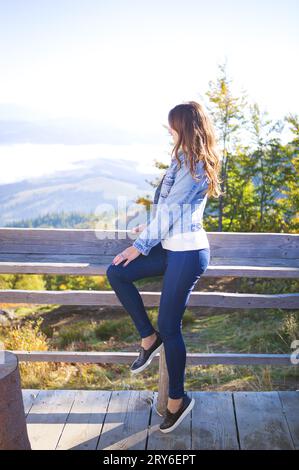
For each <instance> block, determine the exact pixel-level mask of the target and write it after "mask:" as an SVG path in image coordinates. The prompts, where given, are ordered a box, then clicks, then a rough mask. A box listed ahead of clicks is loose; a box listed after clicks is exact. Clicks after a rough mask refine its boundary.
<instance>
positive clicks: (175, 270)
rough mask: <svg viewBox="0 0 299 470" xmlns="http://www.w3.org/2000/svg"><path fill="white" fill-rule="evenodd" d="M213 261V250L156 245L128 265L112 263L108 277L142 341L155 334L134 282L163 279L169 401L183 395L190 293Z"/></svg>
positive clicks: (162, 331) (161, 317) (162, 320)
mask: <svg viewBox="0 0 299 470" xmlns="http://www.w3.org/2000/svg"><path fill="white" fill-rule="evenodd" d="M209 261H210V249H209V248H202V249H197V250H187V251H171V250H166V249H164V248H163V247H162V245H161V242H160V243H158V245H155V246H154V247H153V248H152V249H151V251H150V253H149V254H148V255H147V256H144V255H142V254H141V255H139V256H138V257H137V258H135V259H134V260H132V261H131V262H130V263H129V264H128V265H127V266H123V263H124V261H123V262H121V263H119V264H118V265H114V264H110V265H109V266H108V268H107V270H106V275H107V277H108V280H109V282H110V285H111V287H112V289H113V290H114V291H115V294H116V296H117V297H118V299H119V301H120V302H121V303H122V305H123V306H124V308H125V310H126V311H127V312H128V313H129V315H130V316H131V318H132V320H133V322H134V324H135V326H136V328H137V330H138V332H139V334H140V336H141V338H146V337H147V336H150V335H151V334H153V333H154V332H155V329H154V327H153V325H152V324H151V322H150V320H149V317H148V315H147V313H146V310H145V308H144V304H143V301H142V298H141V295H140V293H139V292H138V289H137V288H136V286H135V285H134V284H133V281H136V280H137V279H142V278H145V277H152V276H161V275H164V276H163V285H162V291H161V297H160V305H159V312H158V321H157V325H158V330H159V332H160V335H161V338H162V340H163V343H164V350H165V358H166V365H167V370H168V376H169V392H168V396H169V397H170V398H181V397H183V395H184V393H185V392H184V380H185V366H186V348H185V343H184V339H183V336H182V318H183V314H184V312H185V309H186V306H187V302H188V299H189V296H190V294H191V291H192V290H193V288H194V286H195V284H196V282H197V281H198V279H199V278H200V276H201V274H203V273H204V272H205V271H206V269H207V267H208V265H209Z"/></svg>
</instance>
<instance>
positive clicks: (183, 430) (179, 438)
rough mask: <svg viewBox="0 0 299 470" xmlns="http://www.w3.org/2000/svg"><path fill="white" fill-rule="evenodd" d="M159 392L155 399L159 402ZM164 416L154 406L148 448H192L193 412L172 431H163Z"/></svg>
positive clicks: (155, 393)
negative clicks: (161, 425) (160, 427)
mask: <svg viewBox="0 0 299 470" xmlns="http://www.w3.org/2000/svg"><path fill="white" fill-rule="evenodd" d="M157 398H158V397H157V392H154V396H153V400H154V402H155V403H157ZM162 421H163V417H162V416H159V415H158V414H157V413H156V411H155V409H154V408H153V410H152V414H151V421H150V425H149V430H148V441H147V450H156V449H159V450H160V449H167V450H190V449H191V413H188V415H187V416H186V417H185V418H184V419H183V421H182V422H181V423H180V425H179V426H178V427H177V428H176V429H174V430H173V431H171V432H170V433H162V432H161V431H160V430H159V425H160V423H161V422H162Z"/></svg>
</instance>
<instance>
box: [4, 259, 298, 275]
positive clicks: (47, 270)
mask: <svg viewBox="0 0 299 470" xmlns="http://www.w3.org/2000/svg"><path fill="white" fill-rule="evenodd" d="M3 256H4V255H2V257H3ZM11 256H12V255H5V257H6V259H7V261H1V257H0V274H1V273H2V274H16V273H19V274H75V275H81V276H91V275H92V276H93V275H97V274H100V275H105V274H106V270H107V267H108V264H109V263H110V261H112V257H111V258H110V260H109V263H108V262H107V263H106V264H102V263H101V262H100V261H99V262H98V263H94V264H92V263H90V262H87V261H86V262H71V260H69V259H68V262H65V263H64V262H59V260H57V261H56V262H50V261H41V260H39V261H36V262H31V261H28V262H25V261H19V262H18V261H11ZM60 261H61V260H60ZM201 277H252V278H253V277H262V278H284V279H287V278H290V279H294V278H298V277H299V268H297V267H281V266H278V267H275V266H272V267H271V266H270V267H269V266H264V267H263V266H262V267H261V266H257V267H255V266H228V265H217V266H214V265H212V264H210V266H209V267H208V268H207V270H206V271H205V272H204V274H202V276H201Z"/></svg>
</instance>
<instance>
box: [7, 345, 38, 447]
mask: <svg viewBox="0 0 299 470" xmlns="http://www.w3.org/2000/svg"><path fill="white" fill-rule="evenodd" d="M0 450H31V446H30V442H29V439H28V435H27V427H26V418H25V411H24V403H23V396H22V390H21V380H20V373H19V367H18V358H17V356H16V355H15V354H13V353H11V352H9V351H0Z"/></svg>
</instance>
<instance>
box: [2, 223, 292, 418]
mask: <svg viewBox="0 0 299 470" xmlns="http://www.w3.org/2000/svg"><path fill="white" fill-rule="evenodd" d="M135 237H136V235H135V236H134V235H133V234H130V235H128V233H126V232H125V231H115V232H114V231H105V230H93V229H46V228H38V229H31V228H0V273H14V274H15V273H23V274H25V273H26V274H75V275H86V276H88V275H97V274H105V273H106V269H107V267H108V265H109V264H110V263H111V261H112V259H113V258H114V256H115V255H116V254H117V253H119V252H120V251H121V250H123V249H125V248H126V247H127V246H129V245H130V244H131V243H132V240H133V239H134V238H135ZM208 238H209V242H210V246H211V260H210V266H209V267H208V269H207V271H206V272H205V273H204V274H203V276H205V277H226V276H229V277H243V276H244V277H251V278H254V277H259V278H279V279H285V278H298V277H299V235H296V234H278V233H229V232H225V233H219V232H208ZM141 256H142V255H141ZM140 294H141V296H142V298H143V301H144V304H145V306H146V307H156V306H158V305H159V301H160V292H143V291H141V292H140ZM10 302H11V303H35V304H63V305H98V306H104V305H109V306H113V305H115V306H119V305H120V302H119V300H118V299H117V297H116V295H115V293H114V292H113V291H89V290H88V291H86V290H80V291H74V290H71V291H65V290H64V291H34V290H11V289H4V290H1V291H0V303H10ZM188 306H202V307H231V308H243V309H244V308H246V309H248V308H254V309H256V308H261V309H266V308H280V309H296V308H299V293H292V294H273V295H264V294H246V293H245V294H240V293H223V292H192V293H191V295H190V298H189V302H188ZM14 353H15V354H16V355H17V356H18V359H19V360H20V361H28V362H31V361H52V362H72V363H74V362H82V363H124V364H130V363H131V362H133V360H134V359H135V358H136V357H137V355H138V353H131V352H68V351H31V352H28V351H14ZM291 353H292V352H290V354H234V353H233V354H202V353H193V354H192V353H188V354H187V365H207V364H236V365H245V364H247V365H263V364H271V365H279V366H281V365H287V366H292V365H295V362H294V361H291ZM158 359H159V393H158V403H157V408H158V411H159V412H163V411H164V410H165V407H166V404H167V396H168V375H167V367H166V362H165V353H164V349H163V348H162V350H161V353H160V354H159V355H158V356H156V357H155V358H154V362H156V361H157V360H158ZM0 367H1V364H0Z"/></svg>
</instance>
